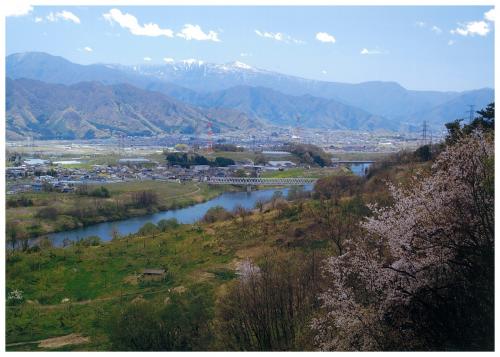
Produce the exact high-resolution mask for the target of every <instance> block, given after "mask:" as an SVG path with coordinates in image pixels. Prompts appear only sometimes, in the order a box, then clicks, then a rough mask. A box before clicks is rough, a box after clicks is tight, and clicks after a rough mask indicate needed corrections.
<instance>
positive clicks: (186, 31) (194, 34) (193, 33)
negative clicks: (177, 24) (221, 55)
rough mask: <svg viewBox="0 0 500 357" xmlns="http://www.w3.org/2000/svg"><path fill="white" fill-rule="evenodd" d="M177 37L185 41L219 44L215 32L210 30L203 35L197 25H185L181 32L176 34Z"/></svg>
mask: <svg viewBox="0 0 500 357" xmlns="http://www.w3.org/2000/svg"><path fill="white" fill-rule="evenodd" d="M177 36H178V37H182V38H183V39H185V40H196V41H214V42H220V39H219V35H218V34H217V32H215V31H212V30H210V31H209V32H208V33H205V32H203V30H202V29H201V27H200V26H199V25H191V24H185V25H184V28H183V29H182V30H181V32H179V33H177Z"/></svg>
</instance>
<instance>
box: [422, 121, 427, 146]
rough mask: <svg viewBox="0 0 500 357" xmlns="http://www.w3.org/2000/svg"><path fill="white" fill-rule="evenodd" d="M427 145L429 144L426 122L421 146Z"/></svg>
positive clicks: (425, 122) (423, 127) (423, 126)
mask: <svg viewBox="0 0 500 357" xmlns="http://www.w3.org/2000/svg"><path fill="white" fill-rule="evenodd" d="M426 144H427V121H426V120H424V123H423V125H422V144H421V146H423V145H426Z"/></svg>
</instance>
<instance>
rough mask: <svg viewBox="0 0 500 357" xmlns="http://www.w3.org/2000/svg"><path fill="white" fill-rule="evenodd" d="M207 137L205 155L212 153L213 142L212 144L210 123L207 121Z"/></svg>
mask: <svg viewBox="0 0 500 357" xmlns="http://www.w3.org/2000/svg"><path fill="white" fill-rule="evenodd" d="M207 129H208V130H207V135H208V142H207V153H211V152H213V142H212V135H213V132H212V122H211V121H209V122H208V124H207Z"/></svg>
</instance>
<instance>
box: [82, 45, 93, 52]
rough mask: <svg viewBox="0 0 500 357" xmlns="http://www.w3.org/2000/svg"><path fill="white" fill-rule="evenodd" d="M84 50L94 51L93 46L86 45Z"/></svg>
mask: <svg viewBox="0 0 500 357" xmlns="http://www.w3.org/2000/svg"><path fill="white" fill-rule="evenodd" d="M83 50H84V51H86V52H92V51H93V49H92V47H89V46H85V47H84V48H83Z"/></svg>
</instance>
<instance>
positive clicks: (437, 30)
mask: <svg viewBox="0 0 500 357" xmlns="http://www.w3.org/2000/svg"><path fill="white" fill-rule="evenodd" d="M431 31H432V32H434V33H436V34H438V35H440V34H441V33H442V32H443V30H441V28H439V27H437V26H436V25H434V26H432V27H431Z"/></svg>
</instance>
